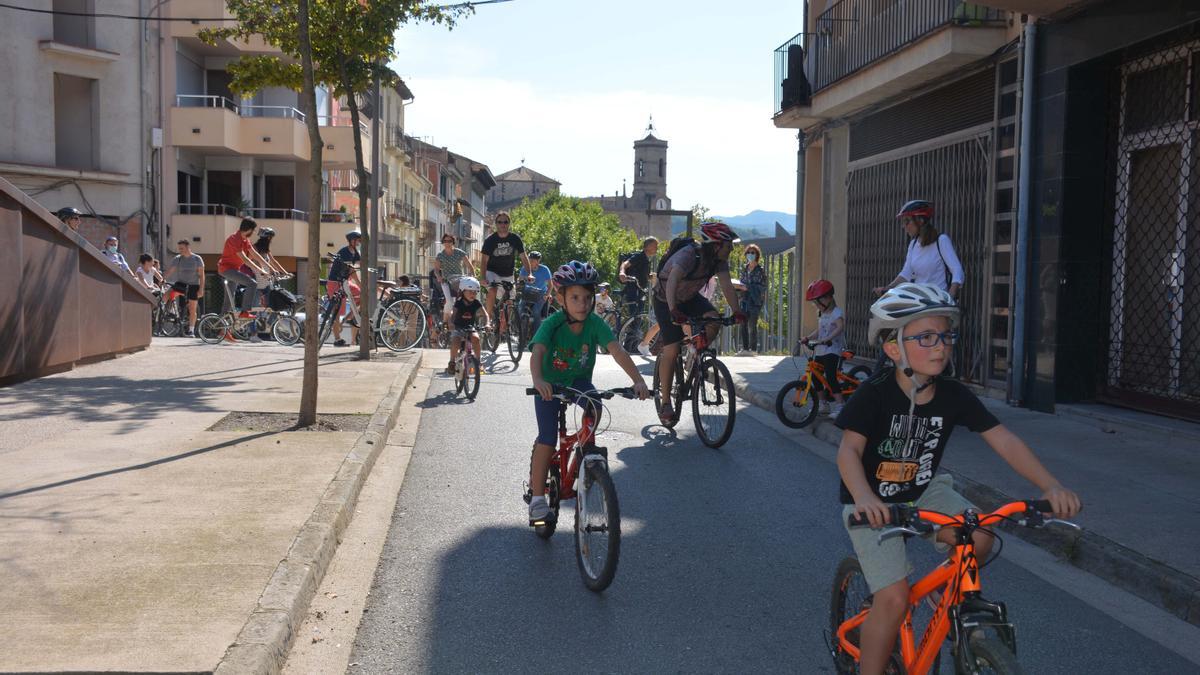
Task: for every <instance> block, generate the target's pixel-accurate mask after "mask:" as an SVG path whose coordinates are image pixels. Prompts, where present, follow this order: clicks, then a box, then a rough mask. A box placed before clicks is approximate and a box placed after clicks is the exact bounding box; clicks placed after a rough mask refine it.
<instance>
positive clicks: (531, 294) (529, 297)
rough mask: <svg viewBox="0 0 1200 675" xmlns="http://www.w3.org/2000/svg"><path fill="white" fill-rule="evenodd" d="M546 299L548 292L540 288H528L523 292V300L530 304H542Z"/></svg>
mask: <svg viewBox="0 0 1200 675" xmlns="http://www.w3.org/2000/svg"><path fill="white" fill-rule="evenodd" d="M544 297H546V292H545V291H543V290H542V289H540V288H534V287H532V286H526V287H525V288H524V289H522V290H521V299H522V300H524V301H525V302H528V303H530V304H535V303H537V302H540V301H541V299H542V298H544Z"/></svg>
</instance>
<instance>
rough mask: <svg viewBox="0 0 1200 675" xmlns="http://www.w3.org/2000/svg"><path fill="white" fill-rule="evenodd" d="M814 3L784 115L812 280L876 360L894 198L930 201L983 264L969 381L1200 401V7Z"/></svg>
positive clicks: (972, 264)
mask: <svg viewBox="0 0 1200 675" xmlns="http://www.w3.org/2000/svg"><path fill="white" fill-rule="evenodd" d="M808 10H809V13H808V16H807V21H806V26H805V30H804V32H803V33H801V34H799V35H797V36H796V37H795V38H793V39H792V40H789V41H788V42H786V43H784V44H783V45H782V46H781V47H779V48H778V49H777V50H776V59H775V63H776V80H775V81H776V92H775V104H776V110H775V118H774V119H775V124H776V126H778V127H783V128H793V129H798V130H800V131H801V133H800V143H801V149H802V156H803V160H802V164H801V166H800V169H801V174H802V176H803V186H802V188H801V192H800V195H799V197H800V199H798V203H799V204H801V205H802V209H801V213H800V221H801V223H802V227H800V228H797V230H798V232H797V239H798V243H799V244H800V248H801V249H802V250H803V256H802V258H801V260H800V261H799V263H798V264H799V266H800V270H799V272H798V274H799V278H800V280H801V283H806V282H807V281H810V280H812V279H815V278H817V277H825V278H828V279H830V280H832V281H833V282H834V284H835V286H836V287H837V288H838V289H839V294H840V297H841V300H842V301H843V304H844V305H845V306H846V309H847V317H848V336H849V339H850V341H851V342H852V343H853V344H854V348H855V349H856V350H858V351H859V352H860V353H865V354H866V355H868V356H870V357H873V356H874V349H875V348H874V347H873V346H870V345H867V344H865V340H866V327H867V311H866V310H867V308H868V306H869V305H870V303H871V302H872V301H873V299H874V296H873V295H872V294H871V293H870V289H871V288H872V287H874V286H880V285H884V284H886V283H888V282H889V281H891V279H892V278H894V277H895V276H896V273H897V272H898V271H899V269H900V268H901V265H902V262H903V259H904V255H905V251H906V246H905V244H906V242H905V237H904V236H903V234H902V232H901V230H900V228H899V226H898V225H897V224H896V223H895V220H894V215H895V213H896V211H897V209H898V208H899V206H900V205H901V204H902V203H903V202H904V201H906V200H908V199H916V198H921V199H929V200H931V201H933V202H934V204H935V208H936V210H937V215H936V216H935V219H934V224H935V226H936V227H937V228H938V229H939V230H940V231H942V232H946V233H947V234H949V235H950V237H951V239H952V240H953V242H954V245H955V248H956V250H957V252H958V254H959V257H960V258H961V259H962V262H963V266H964V269H965V272H966V282H965V283H964V285H963V288H962V294H961V296H960V297H961V304H962V307H963V321H962V325H961V327H960V333H961V338H960V344H959V346H958V347H957V349H956V365H957V367H958V374H959V376H960V377H961V378H962V379H963V380H965V381H967V382H970V383H973V384H975V385H977V386H979V387H980V388H983V389H985V390H988V391H990V392H992V393H993V394H995V395H999V396H1005V397H1007V398H1008V399H1009V400H1010V401H1012V402H1014V403H1018V404H1022V405H1028V406H1030V407H1033V408H1035V409H1039V410H1047V411H1049V410H1052V409H1053V407H1054V404H1055V403H1056V402H1070V401H1079V400H1089V399H1105V400H1112V401H1115V402H1118V403H1121V404H1123V405H1142V406H1143V407H1154V406H1153V405H1149V404H1147V403H1146V402H1147V401H1155V402H1157V405H1158V409H1160V410H1161V409H1162V405H1163V404H1166V403H1168V402H1176V403H1179V404H1180V409H1184V408H1187V407H1188V405H1189V403H1194V402H1200V397H1197V396H1196V394H1195V393H1192V392H1196V391H1197V390H1196V389H1194V388H1193V387H1192V386H1191V385H1190V384H1189V382H1190V381H1191V380H1190V379H1189V378H1191V377H1192V376H1191V375H1190V374H1189V372H1188V366H1187V365H1185V364H1186V363H1190V362H1192V361H1193V360H1194V359H1190V358H1189V355H1193V354H1195V353H1196V350H1197V349H1198V348H1200V330H1198V331H1190V330H1189V326H1190V324H1189V322H1188V319H1187V316H1188V314H1187V312H1186V310H1185V309H1184V305H1183V303H1182V302H1181V300H1180V298H1181V297H1182V296H1184V295H1185V294H1186V275H1185V271H1186V266H1187V264H1188V256H1187V255H1186V254H1187V244H1186V241H1187V237H1186V233H1187V230H1188V228H1187V223H1188V222H1190V220H1189V219H1191V218H1192V214H1191V212H1190V211H1188V207H1186V206H1179V205H1181V204H1183V205H1186V204H1187V203H1189V200H1188V197H1187V187H1186V186H1187V185H1188V181H1187V180H1186V176H1187V175H1191V174H1190V172H1189V170H1188V169H1187V166H1188V162H1189V161H1191V160H1189V159H1187V158H1188V157H1189V156H1190V155H1188V153H1189V152H1191V150H1190V148H1191V145H1190V140H1188V139H1189V138H1190V136H1189V135H1188V134H1190V131H1188V130H1189V129H1190V128H1191V127H1190V126H1189V125H1190V124H1191V123H1192V122H1191V119H1192V118H1190V117H1189V115H1190V114H1191V113H1190V112H1189V111H1190V108H1189V107H1187V106H1185V105H1184V103H1183V102H1185V101H1191V100H1200V99H1193V98H1189V97H1190V96H1192V95H1193V94H1194V92H1191V90H1190V89H1189V87H1190V86H1191V85H1190V84H1188V83H1189V82H1191V80H1190V79H1188V78H1190V72H1191V68H1192V67H1193V65H1192V64H1193V63H1194V62H1193V61H1189V60H1188V59H1190V58H1192V57H1191V55H1192V54H1194V53H1195V52H1194V50H1193V46H1192V41H1193V40H1194V37H1195V22H1196V20H1197V17H1196V16H1194V12H1193V13H1192V14H1190V15H1189V14H1188V13H1187V12H1185V11H1184V10H1183V9H1182V8H1180V6H1179V4H1178V3H1171V2H1157V3H1156V2H1150V3H1138V4H1137V5H1136V7H1135V6H1134V5H1133V3H1129V2H1121V1H1118V0H1110V1H1107V2H1105V1H1093V2H1078V1H1074V2H1071V1H1062V2H1040V3H1030V2H1022V1H1021V0H990V1H988V2H984V3H963V2H955V1H950V0H947V1H945V2H935V3H926V4H923V5H921V7H920V8H914V7H911V6H907V5H905V4H904V3H895V4H890V3H883V4H880V3H871V2H865V1H864V0H843V1H842V2H837V3H833V2H809V3H808ZM1024 12H1040V14H1027V13H1024ZM1134 15H1136V16H1138V17H1139V21H1138V22H1137V28H1136V29H1134V28H1133V27H1132V25H1131V24H1130V22H1129V21H1128V17H1130V16H1134ZM1123 24H1124V25H1123ZM1143 72H1144V73H1146V74H1142V73H1143ZM1167 73H1169V74H1167ZM1131 87H1132V89H1131ZM1137 87H1141V89H1137ZM1131 93H1135V94H1137V96H1136V101H1137V103H1136V104H1135V103H1134V100H1135V98H1133V97H1131ZM1181 106H1182V107H1181ZM1131 113H1132V114H1133V116H1134V117H1135V119H1136V120H1137V121H1136V123H1135V124H1134V125H1131V124H1130V120H1129V116H1130V114H1131ZM1068 122H1069V124H1068ZM1138 125H1141V126H1138ZM1102 138H1103V139H1107V140H1106V141H1105V142H1097V141H1098V140H1099V139H1102ZM1022 167H1025V169H1024V171H1023V170H1022ZM1150 175H1153V176H1155V178H1154V179H1153V180H1145V179H1144V178H1139V177H1145V176H1150ZM1100 195H1104V197H1103V198H1100ZM1150 204H1156V205H1159V206H1157V207H1153V208H1152V207H1150V206H1149V205H1150ZM1151 213H1153V214H1154V216H1153V217H1151V218H1147V215H1148V214H1151ZM1135 223H1136V225H1135ZM1156 228H1157V229H1156ZM1131 235H1132V236H1131ZM1147 241H1153V242H1154V243H1153V244H1146V243H1145V242H1147ZM1133 242H1136V243H1133ZM1151 269H1154V270H1157V271H1155V272H1154V273H1151V272H1150V270H1151ZM1164 270H1165V271H1164ZM1176 272H1178V273H1177V274H1176ZM1151 280H1153V281H1151ZM1160 291H1161V292H1160ZM1132 298H1137V299H1138V302H1135V303H1129V302H1128V301H1129V300H1130V299H1132ZM814 321H815V317H813V316H812V315H811V314H806V315H805V321H804V322H805V324H806V325H805V329H807V328H808V327H809V326H811V325H812V324H813V322H814ZM1197 325H1198V326H1200V323H1198V324H1197ZM1059 326H1063V327H1066V326H1070V330H1064V331H1061V332H1060V331H1059ZM1134 326H1137V327H1138V328H1137V329H1136V330H1135V329H1133V327H1134ZM1147 326H1150V327H1152V330H1145V328H1146V327H1147ZM1139 331H1141V332H1139ZM1151 345H1156V346H1151ZM1130 373H1136V375H1133V376H1132V378H1137V379H1145V376H1146V375H1147V374H1148V375H1149V376H1150V377H1149V379H1150V380H1152V381H1153V382H1154V384H1152V385H1149V386H1146V385H1141V384H1138V385H1135V384H1134V383H1133V381H1132V379H1131V376H1130V375H1129V374H1130Z"/></svg>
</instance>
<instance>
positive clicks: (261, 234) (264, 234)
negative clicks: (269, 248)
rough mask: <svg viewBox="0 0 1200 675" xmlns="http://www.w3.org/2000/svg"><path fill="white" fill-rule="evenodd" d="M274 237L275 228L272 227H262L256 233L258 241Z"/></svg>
mask: <svg viewBox="0 0 1200 675" xmlns="http://www.w3.org/2000/svg"><path fill="white" fill-rule="evenodd" d="M274 236H275V228H273V227H264V228H262V229H261V230H259V231H258V238H259V239H270V238H271V237H274Z"/></svg>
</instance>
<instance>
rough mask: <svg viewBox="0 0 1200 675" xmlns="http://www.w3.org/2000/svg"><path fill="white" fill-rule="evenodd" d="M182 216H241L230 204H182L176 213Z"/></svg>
mask: <svg viewBox="0 0 1200 675" xmlns="http://www.w3.org/2000/svg"><path fill="white" fill-rule="evenodd" d="M176 213H178V214H179V215H182V216H233V217H234V218H236V217H238V216H239V215H240V212H239V211H238V208H237V207H236V206H231V205H229V204H180V205H179V207H178V210H177V211H176Z"/></svg>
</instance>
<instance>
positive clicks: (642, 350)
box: [637, 342, 650, 358]
mask: <svg viewBox="0 0 1200 675" xmlns="http://www.w3.org/2000/svg"><path fill="white" fill-rule="evenodd" d="M637 350H638V353H639V354H641V355H642V356H644V357H646V358H650V345H648V344H645V343H641V342H639V343H638V346H637Z"/></svg>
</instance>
